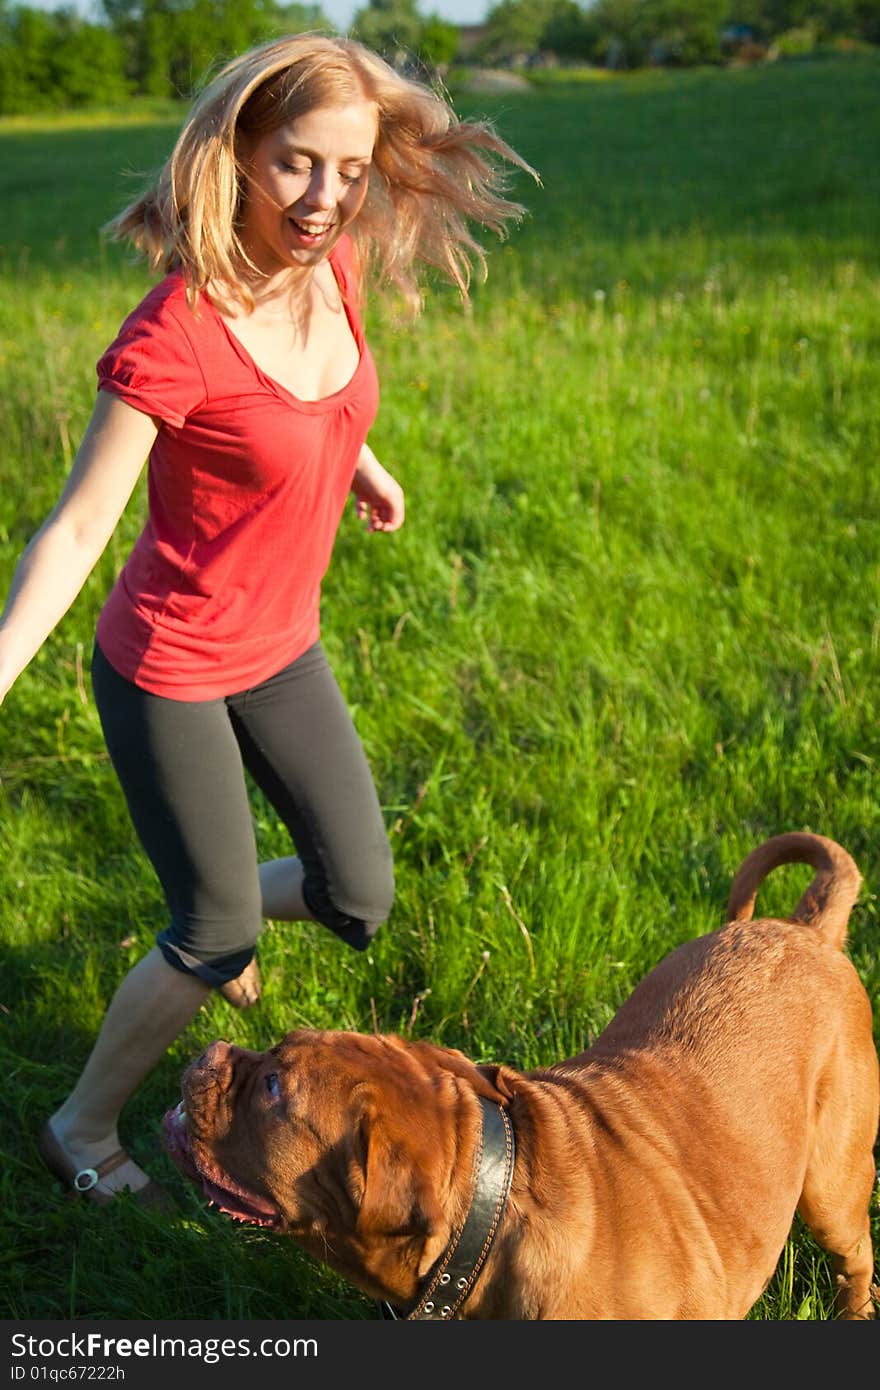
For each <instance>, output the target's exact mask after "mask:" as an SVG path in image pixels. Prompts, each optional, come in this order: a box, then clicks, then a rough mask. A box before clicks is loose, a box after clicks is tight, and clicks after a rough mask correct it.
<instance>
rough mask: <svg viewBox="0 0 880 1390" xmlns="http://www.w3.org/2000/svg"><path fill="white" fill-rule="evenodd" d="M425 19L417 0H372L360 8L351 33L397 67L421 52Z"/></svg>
mask: <svg viewBox="0 0 880 1390" xmlns="http://www.w3.org/2000/svg"><path fill="white" fill-rule="evenodd" d="M421 33H422V19H421V16H420V15H419V12H418V10H417V9H416V0H370V3H369V5H368V6H367V8H366V9H365V10H358V12H357V14H356V15H355V17H354V24H353V25H352V34H353V36H354V37H355V38H356V39H359V40H360V42H361V43H365V44H366V45H367V47H368V48H372V49H373V50H374V52H376V53H379V54H381V55H382V57H383V58H384V59H385V60H386V62H389V63H391V64H392V65H394V66H397V67H400V66H403V65H404V64H405V63H406V62H407V61H408V60H410V59H411V58H412V56H413V54H416V53H417V52H418V48H419V39H420V37H421Z"/></svg>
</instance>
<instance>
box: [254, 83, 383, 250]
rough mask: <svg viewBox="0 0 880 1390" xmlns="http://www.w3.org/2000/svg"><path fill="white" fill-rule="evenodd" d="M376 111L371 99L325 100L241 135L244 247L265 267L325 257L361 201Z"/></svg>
mask: <svg viewBox="0 0 880 1390" xmlns="http://www.w3.org/2000/svg"><path fill="white" fill-rule="evenodd" d="M377 128H378V114H377V111H376V107H375V105H374V104H373V103H372V102H370V101H360V102H354V103H352V104H351V105H347V106H321V107H316V108H315V109H314V110H312V111H309V112H307V113H306V114H305V115H303V116H298V117H297V118H296V120H295V121H291V122H290V123H289V124H288V125H284V126H281V127H280V128H279V129H278V130H273V131H270V132H269V133H268V134H267V135H261V136H257V137H256V139H253V140H251V139H248V138H247V137H245V138H244V139H243V141H242V149H241V154H242V160H243V164H244V169H245V175H246V182H245V191H244V200H243V210H242V218H241V225H240V233H241V238H242V241H243V244H244V247H245V249H246V251H247V253H248V255H249V256H250V258H251V260H252V261H253V262H254V264H255V265H256V266H257V267H258V268H259V269H260V270H261V271H262V272H263V273H264V274H266V275H272V274H274V273H276V272H277V271H280V270H284V269H289V268H290V267H292V266H302V267H309V266H314V265H317V263H318V262H319V261H322V260H324V258H325V257H326V256H327V255H328V253H329V252H330V250H331V248H332V247H333V246H334V245H335V244H336V242H337V241H338V240H339V238H340V236H341V235H342V233H343V231H344V230H345V228H346V227H347V226H349V224H350V223H351V222H353V221H354V219H355V218H356V217H357V215H358V213H359V212H360V210H361V207H362V206H363V202H364V198H365V197H366V196H367V183H368V180H369V174H370V162H371V160H372V157H373V146H374V144H375V142H376V133H377Z"/></svg>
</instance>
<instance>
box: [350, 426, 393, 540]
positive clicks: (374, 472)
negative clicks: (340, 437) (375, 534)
mask: <svg viewBox="0 0 880 1390" xmlns="http://www.w3.org/2000/svg"><path fill="white" fill-rule="evenodd" d="M351 490H352V492H353V494H354V498H355V505H356V508H357V514H358V517H359V518H360V520H361V521H366V522H367V523H368V525H367V529H368V530H370V531H399V530H400V527H401V526H402V525H403V519H404V514H405V507H404V500H403V488H402V487H401V486H400V483H398V482H397V481H396V480H395V479H394V478H392V476H391V474H390V473H389V472H388V471H387V470H386V469H384V468H383V467H382V465H381V463H380V462H379V460H378V459H377V458H376V455H375V454H374V453H373V451H372V449H371V448H370V447H369V445H368V444H365V445H364V446H363V448H362V449H361V452H360V454H359V455H358V462H357V468H356V469H355V473H354V479H353V480H352V484H351Z"/></svg>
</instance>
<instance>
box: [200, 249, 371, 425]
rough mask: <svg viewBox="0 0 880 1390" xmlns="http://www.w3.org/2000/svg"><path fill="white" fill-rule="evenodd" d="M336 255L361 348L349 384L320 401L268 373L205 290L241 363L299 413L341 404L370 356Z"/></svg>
mask: <svg viewBox="0 0 880 1390" xmlns="http://www.w3.org/2000/svg"><path fill="white" fill-rule="evenodd" d="M335 253H336V247H335V246H334V247H333V250H332V251H331V252H330V255H329V256H328V258H327V259H328V263H329V265H330V269H331V271H332V273H333V278H334V280H335V281H336V285H337V287H338V289H339V293H340V295H341V296H342V307H343V309H344V310H345V317H346V320H347V322H348V327H349V330H350V332H351V336H352V338H353V339H354V345H355V347H356V348H357V352H358V360H357V365H356V367H355V369H354V371H353V372H352V374H351V376H350V377H349V378H348V381H347V382H345V384H344V385H343V386H340V387H339V390H338V391H333V392H332V393H331V394H330V395H329V396H319V397H318V399H317V400H313V401H310V400H306V399H305V398H304V397H302V396H297V395H296V394H295V393H294V392H293V391H291V390H290V388H289V387H287V386H285V385H284V383H283V382H282V381H278V379H277V378H276V377H274V376H271V375H270V374H269V372H266V371H264V370H263V368H262V367H261V366H260V364H259V362H257V360H256V358H254V357H253V356H252V355H251V353H250V352H248V349H247V348H246V347H245V345H244V343H243V342H242V341H241V339H240V338H239V337H238V336H237V335H236V334H235V333H233V331H232V329H231V328H230V327H229V324H228V323H227V322H226V320H225V318H224V317H223V315H222V314H221V313H220V310H219V309H218V308H217V306H216V304H215V303H214V301H213V299H212V298H211V296H210V294H208V292H207V291H203V295H204V298H205V300H206V301H207V303H208V304H209V305H210V308H211V312H212V314H213V315H214V318H215V319H216V320H217V322H218V323H219V324H220V326H221V328H222V329H223V332H224V333H225V335H226V338H227V341H228V342H229V343H230V344H231V346H232V348H233V349H234V351H235V352H236V353H237V354H238V356H239V358H240V359H241V361H242V362H244V364H245V366H246V367H249V368H250V370H251V371H252V372H253V373H254V375H255V376H256V377H257V378H258V380H259V381H261V382H262V383H263V385H264V386H267V387H269V389H270V390H272V391H274V392H276V394H278V395H279V396H281V398H282V399H283V400H287V401H290V402H292V403H293V405H295V406H296V408H297V409H298V410H305V411H308V412H310V413H311V412H314V413H319V412H320V411H322V410H332V409H333V407H334V406H335V405H338V404H339V402H340V400H341V399H343V398H344V397H345V396H346V395H347V394H348V392H349V391H350V390H351V389H352V387H353V386H354V384H355V382H356V380H357V378H358V376H359V375H360V372H361V369H362V368H363V365H364V358H365V356H366V351H365V344H364V339H363V333H362V331H361V328H360V324H359V323H358V322H357V320H356V319H355V317H354V314H353V312H352V308H351V305H350V303H349V298H348V293H347V289H346V286H345V283H344V281H343V279H342V278H341V275H340V272H339V270H338V268H337V264H336V255H335Z"/></svg>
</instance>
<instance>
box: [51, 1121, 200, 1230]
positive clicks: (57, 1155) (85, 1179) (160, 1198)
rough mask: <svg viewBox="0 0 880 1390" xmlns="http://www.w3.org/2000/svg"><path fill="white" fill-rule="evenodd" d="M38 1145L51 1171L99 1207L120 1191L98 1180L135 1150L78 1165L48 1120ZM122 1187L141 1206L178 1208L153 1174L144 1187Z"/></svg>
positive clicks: (154, 1208)
mask: <svg viewBox="0 0 880 1390" xmlns="http://www.w3.org/2000/svg"><path fill="white" fill-rule="evenodd" d="M37 1149H38V1151H39V1155H40V1158H41V1159H42V1160H43V1162H44V1163H45V1165H46V1167H47V1168H48V1169H49V1172H50V1173H53V1174H54V1175H55V1177H56V1178H60V1179H61V1181H62V1182H63V1183H64V1185H65V1187H69V1188H70V1189H71V1196H74V1195H76V1194H78V1195H79V1196H81V1197H86V1198H88V1200H89V1201H90V1202H94V1203H95V1205H96V1206H99V1207H106V1206H109V1205H110V1203H111V1202H112V1201H114V1200H115V1198H116V1197H118V1196H119V1193H118V1192H99V1191H98V1183H99V1182H100V1181H101V1179H102V1178H105V1177H106V1176H107V1174H108V1173H112V1172H113V1171H114V1169H116V1168H119V1167H121V1165H122V1164H123V1163H127V1162H129V1161H130V1160H131V1154H129V1153H126V1151H125V1149H117V1150H116V1152H115V1153H113V1154H110V1155H109V1157H107V1158H104V1159H102V1160H101V1162H100V1163H99V1164H97V1166H96V1167H94V1168H79V1169H77V1167H76V1165H75V1164H74V1162H73V1160H72V1159H71V1158H70V1156H69V1155H68V1154H67V1153H65V1151H64V1149H63V1148H62V1147H61V1144H60V1143H59V1142H58V1139H57V1138H56V1137H55V1132H54V1130H53V1129H52V1127H51V1126H50V1124H49V1122H48V1120H47V1121H46V1123H45V1124H44V1125H43V1128H42V1129H41V1130H40V1133H39V1135H38V1137H37ZM120 1191H122V1192H127V1193H128V1194H129V1196H131V1197H133V1198H134V1200H135V1201H136V1202H137V1203H138V1205H139V1206H142V1207H147V1208H149V1209H150V1210H153V1211H160V1212H164V1213H167V1214H170V1213H171V1212H173V1211H174V1210H176V1208H175V1203H174V1202H173V1201H172V1199H171V1198H170V1197H169V1195H168V1193H167V1192H166V1191H165V1189H164V1188H163V1187H160V1186H159V1184H158V1183H157V1182H153V1180H152V1178H151V1179H150V1180H149V1182H147V1183H146V1184H145V1185H144V1186H143V1187H139V1188H137V1189H134V1190H133V1189H132V1188H130V1187H125V1188H121V1189H120Z"/></svg>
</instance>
